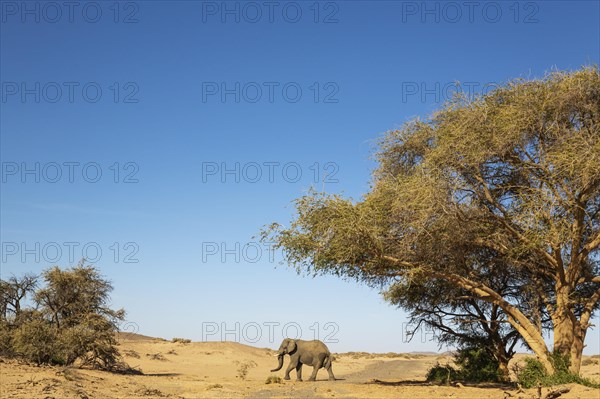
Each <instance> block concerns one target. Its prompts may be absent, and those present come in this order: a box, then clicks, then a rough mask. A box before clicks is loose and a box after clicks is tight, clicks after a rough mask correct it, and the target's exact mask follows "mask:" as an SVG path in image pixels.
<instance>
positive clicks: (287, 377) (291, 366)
mask: <svg viewBox="0 0 600 399" xmlns="http://www.w3.org/2000/svg"><path fill="white" fill-rule="evenodd" d="M297 364H298V362H293V361H290V364H289V365H288V368H287V369H286V370H285V377H283V379H284V380H289V379H290V372H291V371H292V370H293V369H295V368H296V366H297Z"/></svg>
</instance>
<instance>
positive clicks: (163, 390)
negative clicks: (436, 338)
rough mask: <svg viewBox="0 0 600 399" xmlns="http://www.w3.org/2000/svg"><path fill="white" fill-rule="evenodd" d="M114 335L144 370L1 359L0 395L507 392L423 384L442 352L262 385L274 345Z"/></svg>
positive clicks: (599, 370) (338, 364)
mask: <svg viewBox="0 0 600 399" xmlns="http://www.w3.org/2000/svg"><path fill="white" fill-rule="evenodd" d="M119 341H120V347H119V348H120V351H121V352H122V353H123V355H124V358H125V360H126V361H127V363H128V364H129V365H131V366H133V367H136V368H139V369H140V370H141V371H143V375H119V374H113V373H107V372H102V371H97V370H86V369H77V368H69V369H65V368H61V367H48V366H44V367H37V366H32V365H23V364H19V363H17V362H15V361H12V360H11V361H8V360H4V361H2V360H1V359H0V361H2V363H0V382H1V383H0V397H2V398H27V399H34V398H44V399H51V398H55V399H62V398H77V399H85V398H89V399H92V398H94V399H95V398H98V399H109V398H186V399H187V398H256V399H259V398H261V399H262V398H290V397H293V398H410V399H425V398H427V399H434V398H473V399H485V398H490V399H491V398H504V393H503V392H504V391H505V390H511V388H509V387H481V386H480V387H474V386H467V387H460V388H459V387H452V386H451V387H447V386H435V385H429V384H425V383H424V382H423V380H424V376H425V373H426V371H427V369H428V368H429V367H431V366H432V365H434V364H436V362H439V361H441V362H445V361H447V360H448V359H449V358H448V356H447V355H432V354H406V355H390V354H385V355H384V354H381V355H376V354H364V353H360V354H359V353H349V354H336V355H335V357H336V360H335V362H334V366H333V367H334V372H335V374H336V377H337V378H338V379H339V380H338V381H333V382H332V381H327V373H326V372H325V371H324V370H321V371H320V372H319V375H318V381H316V382H312V383H311V382H295V381H293V380H292V381H284V382H283V383H281V384H277V383H276V384H265V380H266V379H267V377H269V376H270V375H277V376H279V377H283V370H281V371H279V372H278V373H270V371H269V370H270V369H272V368H273V367H275V366H276V359H274V358H273V353H274V351H272V350H270V349H264V348H255V347H251V346H247V345H243V344H239V343H235V342H192V343H189V344H183V343H173V342H170V341H165V340H161V339H157V338H152V337H145V336H142V335H137V334H121V335H120V337H119ZM521 357H522V356H521ZM595 360H597V358H596V359H594V361H595ZM285 364H287V359H286V363H285ZM284 367H285V366H284ZM244 370H246V373H244ZM307 371H308V370H304V373H305V374H307ZM582 374H583V375H584V376H587V377H591V378H594V379H596V380H600V364H598V363H593V362H592V363H590V364H587V365H586V366H585V367H584V368H583V373H582ZM292 378H295V376H294V373H292ZM571 388H572V391H571V392H570V393H569V394H567V395H564V396H562V397H563V398H567V399H569V398H573V399H574V398H580V399H595V398H600V392H599V391H598V390H594V389H591V388H585V387H581V386H576V385H573V386H571ZM533 392H534V391H533V390H532V391H531V393H532V394H533ZM524 398H527V399H529V396H528V395H527V396H524Z"/></svg>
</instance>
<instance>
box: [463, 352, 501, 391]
mask: <svg viewBox="0 0 600 399" xmlns="http://www.w3.org/2000/svg"><path fill="white" fill-rule="evenodd" d="M454 361H455V363H456V365H457V366H458V367H459V373H458V374H459V377H460V379H462V380H464V381H468V382H499V381H500V380H501V376H500V375H499V374H498V366H499V364H498V361H497V360H496V359H494V357H493V356H491V355H490V354H489V352H488V351H486V350H485V349H483V348H472V347H471V348H464V349H461V350H459V351H458V352H457V354H456V356H455V357H454Z"/></svg>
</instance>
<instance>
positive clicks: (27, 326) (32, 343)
mask: <svg viewBox="0 0 600 399" xmlns="http://www.w3.org/2000/svg"><path fill="white" fill-rule="evenodd" d="M13 351H14V352H15V353H17V354H19V355H21V356H22V357H24V358H25V359H27V360H29V361H32V362H35V363H37V364H42V363H58V364H63V363H64V361H63V359H62V358H61V357H60V355H59V352H60V345H59V343H58V334H57V331H56V328H55V327H54V326H52V324H51V323H49V322H48V321H47V320H43V319H41V318H40V319H33V320H29V321H26V322H24V323H23V324H22V325H21V326H19V327H18V328H17V329H15V332H14V335H13Z"/></svg>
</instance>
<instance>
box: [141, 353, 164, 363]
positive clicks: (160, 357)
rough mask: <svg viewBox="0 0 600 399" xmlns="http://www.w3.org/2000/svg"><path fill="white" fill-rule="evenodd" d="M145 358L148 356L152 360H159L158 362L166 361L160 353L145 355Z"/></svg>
mask: <svg viewBox="0 0 600 399" xmlns="http://www.w3.org/2000/svg"><path fill="white" fill-rule="evenodd" d="M146 356H148V357H149V358H150V359H152V360H160V361H164V360H167V358H166V357H164V356H163V355H162V353H146Z"/></svg>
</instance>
